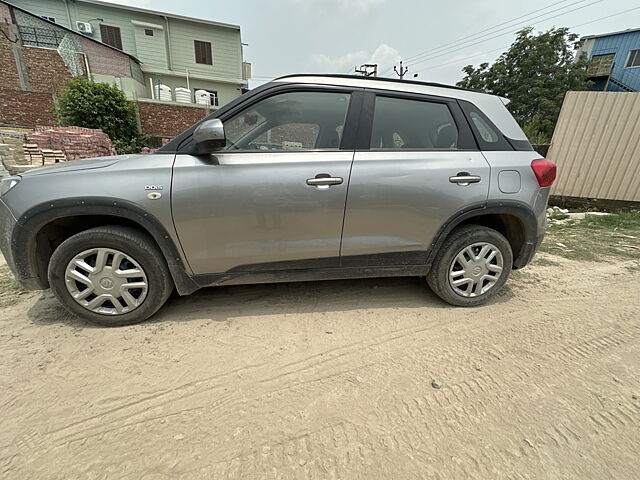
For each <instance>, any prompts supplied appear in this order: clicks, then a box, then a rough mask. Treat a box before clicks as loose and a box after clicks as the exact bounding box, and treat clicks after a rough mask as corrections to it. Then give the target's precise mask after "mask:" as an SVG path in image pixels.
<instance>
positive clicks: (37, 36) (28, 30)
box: [18, 25, 64, 48]
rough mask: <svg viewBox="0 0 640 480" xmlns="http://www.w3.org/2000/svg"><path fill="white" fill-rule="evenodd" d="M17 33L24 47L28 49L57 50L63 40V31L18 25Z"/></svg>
mask: <svg viewBox="0 0 640 480" xmlns="http://www.w3.org/2000/svg"><path fill="white" fill-rule="evenodd" d="M18 32H19V33H20V38H21V39H22V43H23V44H24V45H28V46H30V47H43V48H58V46H59V45H60V42H61V41H62V39H63V38H64V31H62V30H60V31H59V30H58V29H56V28H55V27H53V28H38V27H29V26H26V25H18Z"/></svg>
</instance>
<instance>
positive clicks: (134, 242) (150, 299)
mask: <svg viewBox="0 0 640 480" xmlns="http://www.w3.org/2000/svg"><path fill="white" fill-rule="evenodd" d="M48 273H49V284H50V286H51V290H52V291H53V293H54V295H55V296H56V298H57V299H58V300H59V301H60V303H62V305H64V307H65V308H66V309H67V310H69V311H70V312H72V313H73V314H75V315H77V316H78V317H80V318H83V319H85V320H88V321H90V322H92V323H98V324H100V325H105V326H120V325H130V324H133V323H138V322H142V321H144V320H146V319H147V318H149V317H150V316H151V315H153V314H154V313H156V312H157V311H158V310H159V309H160V307H162V305H164V303H165V302H166V300H167V298H169V295H170V294H171V292H172V290H173V287H174V285H173V280H172V279H171V274H170V273H169V269H168V268H167V265H166V262H165V259H164V256H163V255H162V253H161V252H160V250H159V249H158V247H157V246H156V244H155V242H154V241H153V240H152V239H151V238H150V237H149V236H148V235H146V234H145V233H142V232H140V231H138V230H136V229H134V228H129V227H122V226H104V227H96V228H92V229H90V230H85V231H83V232H80V233H78V234H76V235H73V236H72V237H70V238H68V239H67V240H65V241H64V242H62V243H61V244H60V245H59V246H58V248H56V250H55V251H54V252H53V255H52V256H51V260H50V261H49V272H48Z"/></svg>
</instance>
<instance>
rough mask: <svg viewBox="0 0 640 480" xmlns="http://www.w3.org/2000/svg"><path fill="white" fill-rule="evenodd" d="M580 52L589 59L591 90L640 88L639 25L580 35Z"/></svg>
mask: <svg viewBox="0 0 640 480" xmlns="http://www.w3.org/2000/svg"><path fill="white" fill-rule="evenodd" d="M580 40H581V41H582V44H581V46H580V48H579V50H578V55H581V54H586V55H587V58H588V59H589V66H588V67H587V73H588V74H589V79H590V80H591V81H592V82H594V84H593V85H592V86H591V87H590V88H589V90H596V91H605V92H637V91H640V28H635V29H629V30H624V31H621V32H613V33H604V34H602V35H590V36H587V37H582V38H581V39H580Z"/></svg>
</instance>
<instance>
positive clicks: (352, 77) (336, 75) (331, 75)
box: [272, 73, 481, 93]
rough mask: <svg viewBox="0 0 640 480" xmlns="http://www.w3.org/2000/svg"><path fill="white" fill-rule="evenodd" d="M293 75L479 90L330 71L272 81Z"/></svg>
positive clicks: (468, 90) (301, 75) (302, 75)
mask: <svg viewBox="0 0 640 480" xmlns="http://www.w3.org/2000/svg"><path fill="white" fill-rule="evenodd" d="M291 77H324V78H351V79H354V80H371V81H374V82H394V83H409V84H411V85H424V86H427V87H440V88H452V89H454V90H466V91H467V92H477V90H471V89H469V88H463V87H458V86H455V85H445V84H443V83H434V82H419V81H417V80H400V79H399V78H386V77H364V76H362V75H346V74H330V73H298V74H291V75H284V76H282V77H278V78H274V79H273V80H272V81H276V80H284V79H286V78H291ZM480 93H481V92H480Z"/></svg>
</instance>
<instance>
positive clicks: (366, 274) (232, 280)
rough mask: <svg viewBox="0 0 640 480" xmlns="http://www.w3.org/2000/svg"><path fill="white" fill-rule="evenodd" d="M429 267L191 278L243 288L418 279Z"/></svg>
mask: <svg viewBox="0 0 640 480" xmlns="http://www.w3.org/2000/svg"><path fill="white" fill-rule="evenodd" d="M428 272H429V268H428V267H427V266H425V265H401V266H385V267H338V268H322V269H304V270H270V271H260V272H236V273H229V272H227V273H217V274H211V275H196V276H194V277H193V279H194V280H195V281H196V283H197V284H198V285H200V287H212V286H217V285H246V284H255V283H281V282H309V281H314V280H341V279H346V278H375V277H416V276H417V277H420V276H425V275H426V274H427V273H428Z"/></svg>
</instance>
